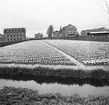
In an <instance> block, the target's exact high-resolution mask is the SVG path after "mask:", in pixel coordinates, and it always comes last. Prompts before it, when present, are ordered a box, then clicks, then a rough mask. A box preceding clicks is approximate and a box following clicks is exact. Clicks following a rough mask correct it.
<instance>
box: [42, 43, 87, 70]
mask: <svg viewBox="0 0 109 105" xmlns="http://www.w3.org/2000/svg"><path fill="white" fill-rule="evenodd" d="M43 42H45V43H46V44H48V45H50V46H52V47H53V48H54V49H55V50H58V52H60V53H61V54H62V55H64V56H66V58H68V59H69V60H70V61H71V62H72V63H75V64H76V66H78V67H82V68H83V67H85V65H83V64H82V63H81V62H79V61H78V60H76V59H75V58H73V57H71V56H70V55H69V54H67V53H66V52H64V51H62V50H60V49H59V48H57V47H56V46H54V45H52V44H50V43H49V42H46V41H43Z"/></svg>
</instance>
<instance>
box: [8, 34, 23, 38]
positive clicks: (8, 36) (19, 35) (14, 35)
mask: <svg viewBox="0 0 109 105" xmlns="http://www.w3.org/2000/svg"><path fill="white" fill-rule="evenodd" d="M9 36H10V37H12V36H13V37H15V36H22V34H20V35H19V34H17V35H7V37H9Z"/></svg>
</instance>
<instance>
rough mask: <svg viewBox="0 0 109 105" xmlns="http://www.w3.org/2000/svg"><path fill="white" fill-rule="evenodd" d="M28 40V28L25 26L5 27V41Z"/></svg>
mask: <svg viewBox="0 0 109 105" xmlns="http://www.w3.org/2000/svg"><path fill="white" fill-rule="evenodd" d="M24 40H26V29H25V28H7V29H4V41H6V42H13V41H24Z"/></svg>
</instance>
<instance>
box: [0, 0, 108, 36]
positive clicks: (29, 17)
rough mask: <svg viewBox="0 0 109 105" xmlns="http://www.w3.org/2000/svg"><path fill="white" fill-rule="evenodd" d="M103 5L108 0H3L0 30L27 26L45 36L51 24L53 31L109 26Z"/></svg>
mask: <svg viewBox="0 0 109 105" xmlns="http://www.w3.org/2000/svg"><path fill="white" fill-rule="evenodd" d="M102 7H104V8H105V0H0V33H3V29H4V28H12V27H13V28H14V27H15V28H17V27H25V28H26V30H27V36H29V37H33V36H34V33H37V32H41V33H43V34H44V35H45V34H46V30H47V28H48V27H49V25H50V24H52V25H53V26H54V30H57V29H59V28H60V26H62V27H63V26H66V25H68V24H72V25H75V26H76V27H77V29H78V31H79V32H80V31H81V30H82V29H89V28H99V27H107V28H109V21H108V18H109V16H108V15H107V14H106V13H105V12H104V11H103V9H102ZM45 36H46V35H45Z"/></svg>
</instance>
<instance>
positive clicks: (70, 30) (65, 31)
mask: <svg viewBox="0 0 109 105" xmlns="http://www.w3.org/2000/svg"><path fill="white" fill-rule="evenodd" d="M77 35H79V33H78V32H77V28H76V27H75V26H73V25H71V24H69V25H68V26H64V27H63V28H61V27H60V30H59V31H58V30H56V31H54V32H53V37H54V38H72V37H75V36H77Z"/></svg>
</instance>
